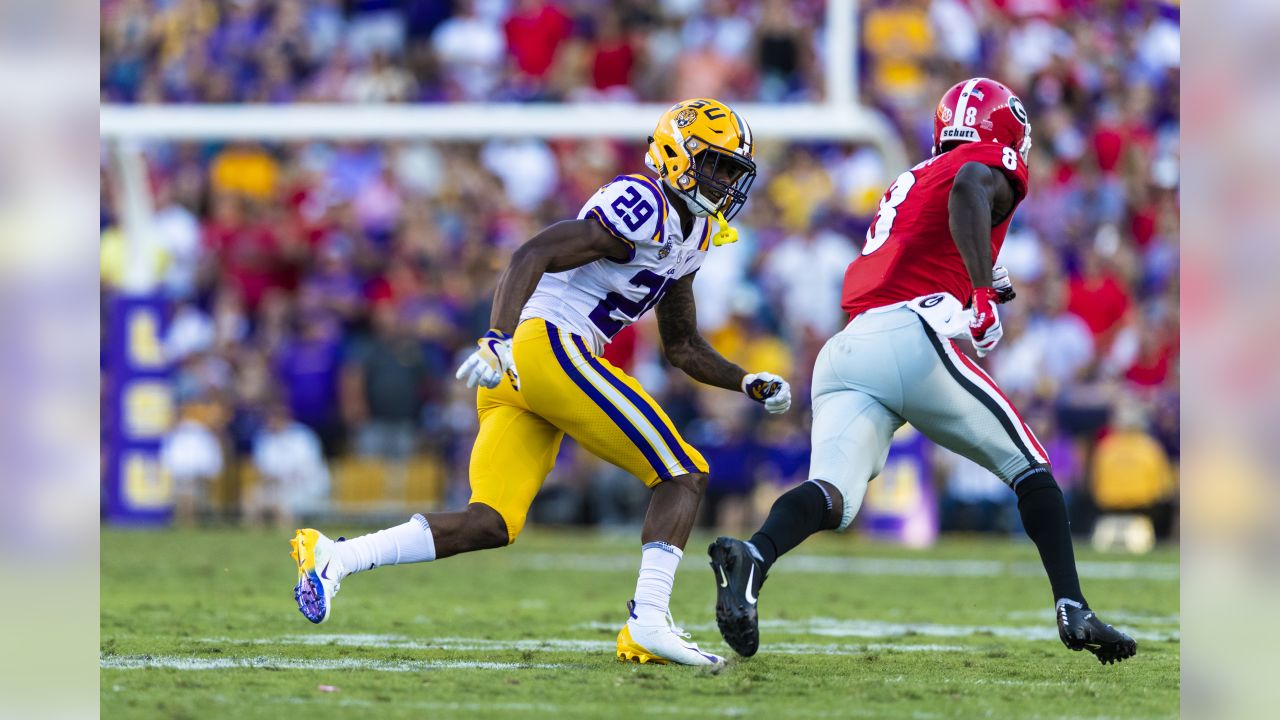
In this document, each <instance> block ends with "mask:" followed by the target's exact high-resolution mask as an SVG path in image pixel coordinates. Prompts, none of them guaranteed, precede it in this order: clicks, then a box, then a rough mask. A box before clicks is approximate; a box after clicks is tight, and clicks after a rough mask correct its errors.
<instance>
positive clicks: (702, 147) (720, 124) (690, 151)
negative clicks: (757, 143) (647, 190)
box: [644, 98, 756, 220]
mask: <svg viewBox="0 0 1280 720" xmlns="http://www.w3.org/2000/svg"><path fill="white" fill-rule="evenodd" d="M754 151H755V148H754V146H753V144H752V141H751V128H750V127H749V126H748V125H747V121H746V120H743V119H742V116H740V115H738V113H737V112H735V111H734V110H733V109H731V108H730V107H729V106H728V105H725V104H724V103H722V102H720V101H718V100H712V99H710V98H697V99H694V100H685V101H683V102H678V103H676V104H675V105H672V106H671V109H669V110H667V111H666V112H665V113H663V114H662V117H661V118H659V120H658V127H657V128H655V129H654V131H653V136H652V137H650V138H649V151H648V152H647V153H646V154H645V158H644V161H645V165H647V166H648V167H649V169H650V170H652V171H653V172H655V173H657V175H658V177H660V178H662V180H663V182H665V183H666V184H667V185H668V186H669V187H670V188H671V189H672V190H674V191H675V192H676V194H677V195H679V196H680V197H681V198H683V199H684V201H685V204H686V205H688V207H689V210H690V212H692V213H693V214H694V215H696V216H698V217H711V216H714V215H718V214H721V213H723V217H724V218H725V219H726V220H731V219H733V216H734V215H736V214H737V213H738V211H739V210H741V209H742V205H743V203H745V202H746V201H747V192H748V191H750V189H751V183H753V182H754V181H755V179H756V164H755V162H754V161H753V160H752V155H753V154H754Z"/></svg>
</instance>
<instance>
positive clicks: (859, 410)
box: [809, 307, 1049, 530]
mask: <svg viewBox="0 0 1280 720" xmlns="http://www.w3.org/2000/svg"><path fill="white" fill-rule="evenodd" d="M904 422H909V423H911V424H912V426H914V427H915V428H916V429H917V430H919V431H920V432H922V433H924V435H925V436H926V437H928V438H929V439H930V440H932V441H933V442H935V443H937V444H939V445H941V446H943V447H945V448H947V449H949V450H951V451H953V452H955V453H958V454H960V455H963V456H965V457H967V458H969V459H970V460H972V461H974V462H975V463H977V464H979V465H981V466H982V467H984V468H987V469H988V470H990V471H991V472H992V473H994V474H995V475H996V476H997V477H999V478H1000V479H1001V480H1003V481H1005V483H1007V484H1008V485H1009V486H1010V487H1014V486H1016V485H1017V483H1018V482H1019V481H1020V480H1021V479H1022V478H1023V477H1024V476H1026V475H1029V474H1031V471H1033V470H1036V469H1039V468H1041V467H1043V466H1045V465H1048V463H1049V458H1048V456H1047V455H1046V454H1045V452H1044V448H1043V447H1041V445H1040V442H1039V441H1038V440H1037V439H1036V437H1035V435H1034V434H1033V433H1032V432H1031V429H1030V428H1029V427H1027V425H1026V423H1024V422H1022V418H1020V417H1019V416H1018V413H1017V411H1016V410H1014V408H1013V405H1011V404H1010V403H1009V401H1008V400H1007V399H1006V398H1005V397H1004V395H1003V394H1002V393H1001V392H1000V390H999V388H997V387H996V384H995V382H994V381H992V379H991V378H990V376H988V375H987V374H986V373H985V372H983V371H982V369H981V368H979V367H978V365H977V363H975V362H974V361H973V360H972V359H971V358H969V356H967V355H965V354H964V353H963V352H961V351H960V349H959V348H957V347H956V346H955V343H954V342H953V341H951V340H950V339H948V338H945V337H942V336H940V335H938V333H937V332H935V331H934V330H933V329H932V328H931V327H929V325H928V324H926V323H925V321H924V320H923V318H921V317H920V316H919V315H917V314H916V313H915V312H914V311H912V310H911V309H910V308H907V307H899V308H895V309H892V310H884V311H872V312H867V313H863V314H862V315H859V316H858V317H856V318H854V319H853V321H852V322H850V323H849V325H848V326H847V327H846V328H845V329H844V330H842V331H840V332H839V333H837V334H836V335H835V336H834V337H832V338H831V339H830V340H828V341H827V344H826V345H825V346H823V348H822V352H820V353H819V354H818V360H817V362H816V363H815V365H814V369H813V459H812V460H811V462H810V465H809V478H810V479H812V480H824V481H826V482H828V483H831V484H832V485H834V486H835V487H837V488H838V489H839V490H840V493H841V495H843V498H844V515H843V517H842V518H841V520H840V529H841V530H844V529H845V528H847V527H848V526H849V523H851V522H853V518H854V516H855V515H857V513H858V508H859V507H861V506H862V498H863V495H864V494H866V491H867V482H869V481H870V480H871V479H872V478H874V477H875V476H876V475H878V474H879V473H880V471H881V470H882V469H884V463H885V460H886V459H887V457H888V455H889V443H890V441H891V440H892V438H893V433H894V431H895V430H897V429H898V428H899V427H901V426H902V424H903V423H904Z"/></svg>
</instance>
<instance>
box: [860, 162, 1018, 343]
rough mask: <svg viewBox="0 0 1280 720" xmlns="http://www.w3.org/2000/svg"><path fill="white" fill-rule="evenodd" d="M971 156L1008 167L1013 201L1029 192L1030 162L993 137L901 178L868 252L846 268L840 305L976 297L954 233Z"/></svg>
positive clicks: (999, 229)
mask: <svg viewBox="0 0 1280 720" xmlns="http://www.w3.org/2000/svg"><path fill="white" fill-rule="evenodd" d="M970 162H979V163H982V164H983V165H987V166H990V167H993V168H996V169H998V170H1000V171H1002V172H1003V173H1004V174H1005V176H1007V177H1008V178H1009V181H1010V182H1011V183H1012V184H1013V192H1014V199H1013V207H1014V209H1016V208H1017V207H1018V203H1020V202H1022V198H1024V197H1026V194H1027V182H1028V175H1027V165H1026V163H1025V162H1023V160H1022V156H1021V155H1019V154H1018V152H1017V151H1016V150H1014V149H1013V148H1011V147H1007V146H1004V145H999V144H997V143H993V142H971V143H965V144H963V145H959V146H957V147H955V148H953V149H951V150H949V151H947V152H945V153H942V154H941V155H938V156H936V157H933V158H930V159H928V160H926V161H924V162H922V163H920V164H919V165H916V166H915V167H913V168H911V169H910V170H908V171H906V172H904V173H902V174H901V175H899V176H898V179H897V180H896V181H894V183H893V184H892V185H890V186H889V189H888V190H887V191H885V194H884V198H883V199H882V200H881V201H880V210H879V211H878V212H877V213H876V216H875V218H873V219H872V221H871V227H870V228H868V229H867V244H866V245H865V246H864V247H863V249H862V256H861V257H859V258H858V259H856V260H854V261H853V262H852V263H849V269H848V270H846V271H845V273H844V292H843V295H842V298H841V303H840V305H841V307H842V308H844V311H845V312H847V313H848V314H849V317H850V318H853V317H856V316H857V315H859V314H861V313H863V312H865V311H867V310H870V309H872V308H877V307H884V306H886V305H893V304H895V303H900V302H904V301H907V300H912V299H915V298H918V297H921V296H922V295H931V294H933V293H938V292H946V293H950V294H951V295H952V296H954V297H955V298H956V299H957V300H959V301H960V302H962V303H966V304H967V303H968V302H969V296H970V295H972V294H973V283H972V282H970V280H969V272H968V270H966V269H965V267H964V259H963V258H962V257H960V251H959V250H958V249H957V248H956V244H955V241H954V240H952V238H951V228H950V226H949V225H948V224H947V220H948V217H949V212H948V210H947V201H948V199H949V198H950V196H951V184H952V183H953V182H954V181H955V178H956V173H958V172H960V168H961V167H963V166H964V165H965V164H967V163H970ZM1011 217H1013V210H1010V211H1009V217H1007V218H1005V219H1004V221H1003V222H1001V223H1000V224H999V225H997V226H995V227H993V228H991V257H992V258H993V259H994V258H995V257H997V256H998V255H999V254H1000V247H1001V246H1002V245H1003V244H1004V235H1005V232H1007V231H1008V229H1009V218H1011Z"/></svg>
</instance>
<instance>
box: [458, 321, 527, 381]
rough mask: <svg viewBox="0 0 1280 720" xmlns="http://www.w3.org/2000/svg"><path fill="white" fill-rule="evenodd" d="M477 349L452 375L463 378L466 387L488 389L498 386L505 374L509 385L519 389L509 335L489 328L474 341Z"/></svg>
mask: <svg viewBox="0 0 1280 720" xmlns="http://www.w3.org/2000/svg"><path fill="white" fill-rule="evenodd" d="M476 344H477V345H479V346H480V347H479V349H478V350H476V351H475V352H473V353H471V354H470V355H468V356H467V359H466V360H464V361H463V363H462V366H461V367H459V368H458V372H457V374H455V375H454V377H456V378H458V379H459V380H465V381H466V383H467V387H469V388H473V387H475V386H476V385H483V386H485V387H487V388H489V389H490V390H492V389H493V388H496V387H498V383H500V382H502V376H503V375H504V374H505V375H506V376H507V377H509V378H511V385H512V387H514V388H515V389H516V390H519V389H520V376H519V375H518V374H516V360H515V357H514V356H513V355H512V354H511V336H510V335H508V334H506V333H504V332H502V331H501V330H490V331H489V332H487V333H485V334H484V337H482V338H480V339H479V340H477V341H476Z"/></svg>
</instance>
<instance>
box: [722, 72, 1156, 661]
mask: <svg viewBox="0 0 1280 720" xmlns="http://www.w3.org/2000/svg"><path fill="white" fill-rule="evenodd" d="M933 140H934V146H933V157H932V158H930V159H929V160H926V161H924V162H922V163H920V164H919V165H916V166H915V167H913V168H911V169H910V170H908V171H906V172H904V173H902V174H901V175H899V176H898V178H897V180H896V181H895V182H894V183H893V184H892V185H891V186H889V189H888V191H887V192H885V194H884V198H883V199H882V200H881V201H880V209H879V212H877V213H876V216H875V218H874V219H873V221H872V223H871V227H870V228H869V229H868V230H867V242H866V246H865V247H864V248H863V250H862V256H861V257H859V258H858V259H856V260H855V261H854V262H852V263H850V265H849V268H848V270H847V271H846V272H845V280H844V293H843V302H842V305H843V308H844V310H845V311H846V312H848V313H849V318H850V322H849V324H848V325H847V326H846V327H845V328H844V330H842V331H841V332H839V333H837V334H836V335H835V337H833V338H831V339H830V340H829V341H828V342H827V344H826V345H825V346H824V347H823V349H822V352H821V353H819V355H818V359H817V362H816V364H815V366H814V371H813V459H812V461H811V464H810V468H809V481H808V482H805V483H801V484H800V485H799V486H797V487H796V488H793V489H792V490H790V491H789V492H787V493H786V494H784V495H783V496H782V497H781V498H779V499H778V501H777V502H776V503H774V505H773V508H772V509H771V511H770V513H769V517H768V518H767V519H766V520H765V522H764V525H763V526H761V528H760V530H759V531H758V532H757V533H756V534H755V535H753V536H752V537H751V540H750V541H749V542H744V541H741V540H736V539H733V538H724V537H722V538H719V539H717V540H716V541H715V542H714V543H712V545H711V547H710V548H708V552H709V554H710V555H711V566H712V569H713V570H714V572H715V573H716V584H717V586H718V590H717V594H718V597H717V601H716V621H717V622H718V623H719V625H720V632H721V634H722V635H723V636H724V639H725V642H727V643H728V644H729V646H730V647H732V648H733V649H734V650H735V651H737V652H738V653H739V654H741V655H745V656H750V655H753V654H754V653H755V652H756V650H757V649H758V648H759V643H760V635H759V629H758V624H757V612H756V603H757V600H758V597H759V593H760V587H761V585H762V584H763V582H764V579H765V576H766V574H767V573H768V571H769V568H770V567H771V566H772V565H773V563H774V562H775V561H776V560H777V559H778V557H779V556H780V555H782V554H783V553H785V552H787V551H789V550H791V549H792V548H794V547H796V546H797V545H799V544H800V543H801V542H802V541H803V540H804V539H805V538H807V537H808V536H810V535H812V534H814V533H816V532H818V531H820V530H843V529H845V528H847V527H848V526H849V524H850V523H851V522H852V521H853V518H854V515H855V514H857V512H858V508H859V507H860V506H861V504H862V497H863V494H864V493H865V492H866V488H867V482H868V481H870V480H871V479H872V478H874V477H875V476H876V475H877V474H879V472H880V471H881V469H883V467H884V462H885V459H886V458H887V456H888V452H889V443H890V441H891V439H892V436H893V433H894V431H895V430H897V429H898V428H899V427H901V426H902V424H903V423H904V422H909V423H911V424H912V425H913V426H914V427H915V428H916V429H917V430H919V431H920V432H922V433H924V434H925V435H926V436H927V437H929V438H930V439H931V440H933V441H934V442H936V443H938V444H939V445H942V446H943V447H946V448H948V449H950V450H952V451H954V452H956V453H959V454H961V455H963V456H965V457H967V458H969V459H970V460H973V461H974V462H976V463H978V464H979V465H981V466H983V467H985V468H987V469H988V470H990V471H991V472H993V473H995V474H996V475H997V476H998V477H999V478H1000V479H1001V480H1004V481H1005V483H1007V484H1008V485H1009V487H1010V488H1012V489H1013V491H1014V492H1015V493H1017V496H1018V511H1019V513H1020V514H1021V516H1022V522H1023V525H1024V527H1025V528H1026V530H1027V534H1028V535H1029V536H1030V537H1031V539H1032V540H1033V541H1034V542H1035V544H1036V547H1037V548H1038V549H1039V551H1040V559H1041V561H1042V562H1043V563H1044V567H1045V571H1046V572H1047V573H1048V576H1049V582H1050V585H1051V587H1052V590H1053V599H1054V602H1055V607H1056V616H1057V623H1058V633H1059V636H1060V637H1061V638H1062V642H1063V643H1064V644H1065V645H1066V646H1067V647H1068V648H1071V649H1072V650H1083V649H1088V650H1090V651H1091V652H1093V654H1094V655H1096V656H1097V657H1098V659H1099V660H1100V661H1101V662H1103V663H1111V662H1115V661H1119V660H1123V659H1125V658H1128V657H1132V656H1133V655H1134V654H1135V653H1136V652H1137V644H1136V643H1135V642H1134V640H1133V639H1132V638H1130V637H1129V636H1127V635H1125V634H1124V633H1122V632H1120V631H1118V630H1116V629H1114V628H1113V627H1111V626H1110V625H1107V624H1105V623H1103V622H1102V621H1101V620H1099V619H1098V617H1097V616H1096V615H1094V614H1093V611H1092V610H1090V609H1089V605H1088V603H1087V602H1086V601H1085V598H1084V594H1083V593H1082V592H1081V590H1080V580H1079V577H1078V576H1077V574H1076V566H1075V556H1074V553H1073V551H1072V548H1071V531H1070V525H1069V523H1068V520H1067V508H1066V504H1065V503H1064V502H1063V498H1062V492H1061V490H1060V489H1059V488H1058V484H1057V482H1056V481H1055V480H1054V478H1053V471H1052V468H1051V466H1050V464H1049V458H1048V456H1047V455H1046V454H1045V451H1044V448H1043V447H1042V446H1041V445H1040V442H1039V441H1038V440H1036V436H1035V434H1034V433H1032V432H1031V428H1029V427H1027V424H1026V423H1024V422H1023V421H1022V418H1020V417H1019V416H1018V413H1017V411H1016V410H1015V409H1014V408H1013V406H1012V405H1011V404H1010V403H1009V400H1008V399H1007V398H1006V397H1005V396H1004V395H1003V394H1002V393H1001V392H1000V389H999V388H998V387H996V384H995V382H994V381H992V380H991V378H990V376H988V375H987V374H986V373H985V372H983V371H982V369H981V368H979V367H978V365H977V363H975V362H974V361H973V360H971V359H970V358H969V357H968V356H967V355H966V354H965V353H963V352H962V351H961V350H960V349H959V347H958V346H957V345H956V344H955V342H954V341H953V340H952V338H953V337H968V338H969V339H970V340H971V341H972V342H973V345H974V348H975V349H976V351H977V353H978V356H979V357H981V356H983V355H986V354H987V353H988V352H991V350H992V349H993V348H994V347H995V346H996V344H997V343H998V342H999V341H1000V337H1001V334H1002V330H1001V327H1000V314H999V311H998V310H997V307H998V305H999V304H1001V303H1004V302H1008V301H1009V300H1012V299H1013V297H1014V293H1013V286H1012V285H1011V284H1010V282H1009V279H1008V274H1007V273H1005V272H1004V271H1003V269H1002V268H997V267H993V258H995V257H996V256H998V254H999V252H1000V246H1001V245H1002V244H1003V243H1004V236H1005V231H1006V230H1007V229H1008V227H1009V218H1010V217H1011V216H1012V215H1013V211H1014V210H1015V209H1016V208H1017V207H1018V203H1019V202H1021V201H1022V199H1023V198H1024V197H1026V194H1027V181H1028V175H1027V155H1028V152H1029V151H1030V149H1031V125H1030V123H1029V122H1028V120H1027V112H1026V109H1025V108H1024V107H1023V105H1022V101H1021V100H1019V99H1018V97H1017V96H1016V95H1014V94H1013V93H1012V92H1010V91H1009V89H1008V88H1006V87H1005V86H1003V85H1001V84H1000V83H997V82H995V81H993V80H990V79H987V78H972V79H970V80H966V81H965V82H962V83H958V84H957V85H955V86H954V87H952V88H951V89H950V90H948V91H947V93H946V94H945V95H943V97H942V100H941V101H940V102H939V103H938V108H937V112H936V115H935V116H934V133H933Z"/></svg>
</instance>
